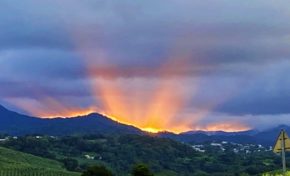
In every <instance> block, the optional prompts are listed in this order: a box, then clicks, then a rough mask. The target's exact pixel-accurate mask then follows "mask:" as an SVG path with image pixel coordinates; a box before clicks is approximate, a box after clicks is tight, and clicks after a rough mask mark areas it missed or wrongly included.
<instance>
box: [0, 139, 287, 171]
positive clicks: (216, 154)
mask: <svg viewBox="0 0 290 176" xmlns="http://www.w3.org/2000/svg"><path fill="white" fill-rule="evenodd" d="M1 145H2V146H5V147H9V148H12V149H15V150H19V151H23V152H26V153H31V154H33V155H37V156H41V157H46V158H50V159H54V160H57V161H60V162H62V163H63V164H64V166H65V167H66V168H67V169H68V170H70V171H78V172H83V171H84V170H86V169H87V168H88V167H90V166H94V165H100V164H101V165H104V166H106V168H108V169H109V170H111V171H112V172H113V174H114V175H120V176H123V175H124V176H125V175H128V174H129V173H132V168H133V167H134V165H136V164H138V163H145V164H146V165H148V166H149V168H150V169H152V171H153V172H154V174H155V175H157V176H158V175H166V176H171V175H172V176H173V175H178V176H187V175H190V176H192V175H222V176H227V175H257V174H261V173H265V172H269V171H272V170H277V169H279V168H280V165H281V164H280V162H281V161H280V157H279V156H276V155H274V154H273V153H272V152H270V151H269V152H256V153H251V154H248V155H246V154H244V153H234V152H233V150H232V149H233V146H231V145H230V144H229V145H228V146H227V147H226V148H225V151H220V150H217V149H216V148H215V147H212V146H210V145H205V146H206V152H205V153H201V152H197V151H195V150H193V147H192V146H191V145H189V144H182V143H179V142H175V141H172V140H169V139H160V138H156V137H150V136H139V135H119V136H116V135H109V136H107V135H86V136H67V137H49V136H25V137H19V138H17V139H13V138H10V139H9V140H6V141H5V142H2V144H1ZM288 162H289V163H290V160H289V158H288Z"/></svg>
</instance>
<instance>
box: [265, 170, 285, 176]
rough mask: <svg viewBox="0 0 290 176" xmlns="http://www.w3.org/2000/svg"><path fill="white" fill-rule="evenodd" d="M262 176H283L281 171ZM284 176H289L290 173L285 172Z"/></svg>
mask: <svg viewBox="0 0 290 176" xmlns="http://www.w3.org/2000/svg"><path fill="white" fill-rule="evenodd" d="M262 176H284V175H283V174H282V171H273V172H268V173H265V174H262ZM285 176H290V171H288V172H286V174H285Z"/></svg>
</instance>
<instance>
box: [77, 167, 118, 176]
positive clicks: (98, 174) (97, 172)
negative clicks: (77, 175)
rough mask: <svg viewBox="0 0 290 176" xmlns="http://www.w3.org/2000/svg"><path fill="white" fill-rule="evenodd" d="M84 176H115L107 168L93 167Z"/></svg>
mask: <svg viewBox="0 0 290 176" xmlns="http://www.w3.org/2000/svg"><path fill="white" fill-rule="evenodd" d="M82 176H113V174H112V172H111V171H110V170H108V169H107V168H106V167H105V166H92V167H89V168H88V169H87V170H86V171H85V172H84V173H83V174H82Z"/></svg>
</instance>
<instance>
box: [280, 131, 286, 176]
mask: <svg viewBox="0 0 290 176" xmlns="http://www.w3.org/2000/svg"><path fill="white" fill-rule="evenodd" d="M281 149H282V152H281V155H282V165H283V175H285V174H286V158H285V131H284V129H283V130H282V141H281Z"/></svg>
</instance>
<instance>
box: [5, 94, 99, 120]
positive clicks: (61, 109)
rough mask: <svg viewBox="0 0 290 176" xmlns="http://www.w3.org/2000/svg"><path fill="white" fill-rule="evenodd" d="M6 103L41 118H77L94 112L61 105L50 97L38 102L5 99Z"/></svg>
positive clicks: (91, 108)
mask: <svg viewBox="0 0 290 176" xmlns="http://www.w3.org/2000/svg"><path fill="white" fill-rule="evenodd" d="M6 101H7V102H9V103H11V104H14V105H16V106H17V107H19V108H21V109H23V110H25V111H27V112H28V113H29V114H30V115H34V116H37V117H42V118H55V117H61V118H66V117H77V116H83V115H88V114H90V113H93V112H96V111H97V109H96V108H94V107H88V108H81V107H73V106H68V105H65V104H62V103H61V102H59V101H57V100H56V99H53V98H51V97H47V96H44V95H43V96H42V99H41V100H40V102H38V101H36V100H31V99H7V100H6Z"/></svg>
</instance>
